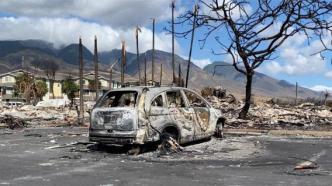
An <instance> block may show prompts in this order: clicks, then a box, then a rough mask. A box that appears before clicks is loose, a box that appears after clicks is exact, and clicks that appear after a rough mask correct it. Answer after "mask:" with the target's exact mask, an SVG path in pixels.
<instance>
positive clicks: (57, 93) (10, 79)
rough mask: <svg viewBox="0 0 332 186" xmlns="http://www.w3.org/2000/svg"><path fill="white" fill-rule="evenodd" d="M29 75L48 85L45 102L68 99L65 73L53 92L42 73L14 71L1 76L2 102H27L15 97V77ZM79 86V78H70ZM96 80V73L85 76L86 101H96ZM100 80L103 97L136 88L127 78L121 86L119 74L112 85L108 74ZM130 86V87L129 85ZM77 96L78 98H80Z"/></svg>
mask: <svg viewBox="0 0 332 186" xmlns="http://www.w3.org/2000/svg"><path fill="white" fill-rule="evenodd" d="M23 73H28V74H30V75H34V77H35V79H36V80H43V81H45V82H46V84H47V88H48V91H47V93H46V95H45V96H44V97H43V100H48V99H62V98H66V97H67V95H66V94H64V93H63V92H62V83H63V81H64V80H65V79H66V77H67V75H66V74H63V73H57V74H56V77H55V79H54V81H53V92H52V89H51V83H50V81H49V80H48V78H47V77H46V76H45V75H44V73H43V72H41V71H34V72H32V71H31V72H30V71H27V70H23V69H18V70H13V71H10V72H7V73H4V74H0V101H7V102H8V101H12V100H21V101H25V100H24V98H21V97H15V96H14V85H15V82H16V81H15V77H17V76H19V75H21V74H23ZM70 78H71V79H72V80H73V81H74V82H75V83H76V84H77V85H79V78H78V77H77V76H71V77H70ZM94 79H95V75H94V72H89V73H86V74H83V92H84V95H83V98H84V100H90V101H92V100H95V96H96V94H95V90H94V88H92V86H90V84H89V82H93V81H94ZM98 80H99V82H100V87H99V96H102V95H103V94H104V93H106V92H107V91H108V90H109V89H110V88H111V89H117V88H121V87H123V86H134V85H136V84H137V83H136V84H135V81H136V79H134V78H131V77H129V76H126V82H127V83H126V84H124V85H121V82H120V76H119V74H115V75H114V80H112V83H111V85H110V84H109V76H108V74H107V73H102V72H101V73H100V75H99V76H98ZM127 84H128V85H127ZM78 95H79V94H77V97H76V98H78Z"/></svg>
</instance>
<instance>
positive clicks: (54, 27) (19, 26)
mask: <svg viewBox="0 0 332 186" xmlns="http://www.w3.org/2000/svg"><path fill="white" fill-rule="evenodd" d="M0 25H1V29H0V40H13V39H15V40H23V39H42V40H46V41H50V42H53V43H54V44H55V47H60V46H62V45H67V44H70V43H77V42H78V38H79V36H81V37H82V40H83V44H84V45H85V46H87V47H88V48H89V49H90V50H92V49H93V38H94V36H95V35H96V36H97V37H98V49H99V50H100V51H109V50H111V49H114V48H120V47H121V41H122V40H125V41H126V43H127V50H128V51H130V52H135V51H136V45H135V30H134V28H126V29H122V28H116V29H114V28H112V27H111V26H107V25H100V24H97V23H92V22H85V21H82V20H80V19H78V18H31V17H18V18H14V17H0ZM167 41H169V42H167ZM155 42H156V43H155V47H156V49H158V50H163V51H171V36H170V35H167V34H166V33H164V32H161V33H156V37H155ZM139 44H140V52H144V51H146V50H149V49H151V48H152V31H151V30H150V29H148V28H145V27H142V32H141V33H140V34H139ZM176 50H177V51H179V44H178V43H176Z"/></svg>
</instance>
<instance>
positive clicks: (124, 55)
mask: <svg viewBox="0 0 332 186" xmlns="http://www.w3.org/2000/svg"><path fill="white" fill-rule="evenodd" d="M121 61H122V62H121V85H122V86H123V84H124V67H125V65H126V43H125V41H122V52H121Z"/></svg>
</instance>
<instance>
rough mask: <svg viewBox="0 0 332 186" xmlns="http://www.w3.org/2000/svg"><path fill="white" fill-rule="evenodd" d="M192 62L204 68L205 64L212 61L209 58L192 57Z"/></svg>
mask: <svg viewBox="0 0 332 186" xmlns="http://www.w3.org/2000/svg"><path fill="white" fill-rule="evenodd" d="M185 59H186V58H185ZM192 62H193V63H194V64H195V65H197V66H198V67H200V68H202V69H203V68H204V67H205V66H206V65H209V64H211V63H212V61H211V60H210V59H192Z"/></svg>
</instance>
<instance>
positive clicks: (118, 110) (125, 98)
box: [89, 87, 224, 145]
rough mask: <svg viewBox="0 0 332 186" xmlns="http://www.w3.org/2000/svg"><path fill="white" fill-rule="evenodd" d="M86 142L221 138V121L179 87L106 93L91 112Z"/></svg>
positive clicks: (215, 112)
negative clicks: (215, 134) (163, 138)
mask: <svg viewBox="0 0 332 186" xmlns="http://www.w3.org/2000/svg"><path fill="white" fill-rule="evenodd" d="M90 117H91V120H90V121H91V123H90V128H89V140H90V141H92V142H98V143H100V144H117V145H130V144H146V143H149V142H158V141H160V140H161V139H162V137H163V136H165V135H167V136H171V137H172V138H174V139H175V140H177V142H178V143H180V144H183V143H188V142H193V141H197V140H201V139H205V138H209V137H211V136H212V135H213V134H214V133H215V131H216V129H217V131H219V135H221V134H222V133H221V131H222V127H223V122H224V119H223V118H222V116H221V112H220V110H217V109H214V108H213V107H212V106H211V105H210V104H209V103H208V102H207V101H206V100H205V99H204V98H202V97H201V96H200V95H198V94H197V93H195V92H194V91H192V90H190V89H187V88H182V87H128V88H121V89H116V90H112V91H109V92H107V93H106V94H105V95H104V96H103V97H101V98H100V99H99V100H98V101H97V103H96V105H95V106H94V108H93V110H92V111H91V116H90Z"/></svg>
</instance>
